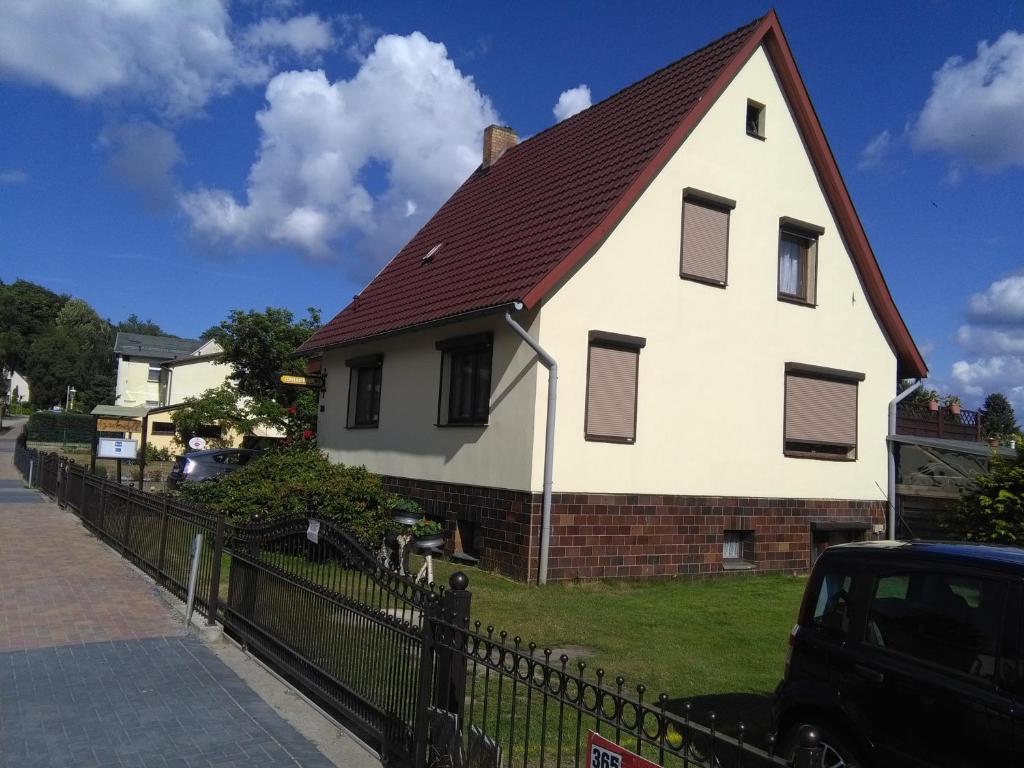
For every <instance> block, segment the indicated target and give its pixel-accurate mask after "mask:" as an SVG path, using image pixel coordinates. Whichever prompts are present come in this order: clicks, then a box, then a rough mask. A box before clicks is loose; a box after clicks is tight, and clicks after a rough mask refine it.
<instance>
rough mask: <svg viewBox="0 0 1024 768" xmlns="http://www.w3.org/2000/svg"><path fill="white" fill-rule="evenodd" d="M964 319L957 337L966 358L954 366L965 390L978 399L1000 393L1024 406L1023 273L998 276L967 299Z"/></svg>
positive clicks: (961, 389) (954, 373)
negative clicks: (979, 291)
mask: <svg viewBox="0 0 1024 768" xmlns="http://www.w3.org/2000/svg"><path fill="white" fill-rule="evenodd" d="M967 318H968V322H967V323H965V324H963V325H961V326H960V328H958V329H957V332H956V335H955V337H954V338H955V339H956V342H957V344H959V345H960V347H961V348H962V349H963V350H964V352H965V353H966V359H964V360H959V361H957V362H956V363H954V364H953V368H952V377H953V380H954V381H955V383H956V385H957V387H959V389H960V391H961V392H962V393H963V394H966V395H968V396H970V397H973V398H976V399H979V400H980V399H981V398H982V397H984V396H985V395H987V394H989V393H991V392H1002V393H1003V394H1005V395H1006V396H1007V397H1009V398H1010V399H1011V400H1013V401H1014V407H1018V408H1020V407H1024V274H1018V275H1011V276H1009V277H1006V278H1002V279H1000V280H996V281H995V282H993V283H992V284H991V285H989V287H988V288H987V289H986V290H985V291H983V292H982V293H976V294H974V295H972V296H971V297H970V299H969V300H968V302H967Z"/></svg>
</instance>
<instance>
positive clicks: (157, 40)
mask: <svg viewBox="0 0 1024 768" xmlns="http://www.w3.org/2000/svg"><path fill="white" fill-rule="evenodd" d="M227 6H228V4H227V3H226V2H223V0H189V2H178V0H48V1H47V2H27V1H21V0H15V1H14V2H0V77H4V78H8V79H15V80H21V81H24V82H28V83H32V84H37V85H44V86H49V87H52V88H55V89H57V90H59V91H61V92H62V93H65V94H67V95H69V96H73V97H75V98H78V99H83V100H88V99H95V98H100V97H107V98H122V99H129V100H138V101H141V102H142V103H144V104H146V105H147V106H149V107H151V108H153V109H155V110H156V111H157V112H158V113H160V114H162V115H164V116H167V117H171V118H178V117H182V116H185V115H188V114H191V113H194V112H197V111H200V110H201V109H202V108H203V107H204V106H205V105H206V103H207V102H208V101H209V100H210V99H212V98H215V97H217V96H220V95H223V94H225V93H228V92H229V91H231V90H232V89H234V88H236V87H238V86H239V85H256V84H260V83H264V82H266V81H267V80H268V79H269V77H270V76H271V75H272V74H273V65H272V61H271V60H270V56H271V54H272V51H273V50H279V49H281V48H284V49H287V50H289V51H290V52H292V53H294V54H298V55H308V54H311V53H316V52H318V51H321V50H323V49H325V48H327V47H329V45H330V43H331V36H330V27H329V25H328V24H327V23H326V22H323V21H321V20H320V19H319V17H317V16H315V15H305V16H299V17H297V18H292V19H279V18H271V19H265V20H262V21H258V22H257V23H255V24H254V25H253V26H251V27H249V28H247V29H246V30H243V31H242V32H241V33H240V34H237V35H236V34H235V30H234V27H233V24H232V21H231V17H230V15H229V13H228V7H227Z"/></svg>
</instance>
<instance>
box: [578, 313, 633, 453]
mask: <svg viewBox="0 0 1024 768" xmlns="http://www.w3.org/2000/svg"><path fill="white" fill-rule="evenodd" d="M646 346H647V339H645V338H643V337H642V336H627V335H625V334H621V333H611V332H609V331H590V332H589V333H588V334H587V378H586V380H585V381H584V387H585V389H584V397H583V439H584V440H585V441H587V442H589V443H617V444H619V445H636V438H637V435H636V426H637V419H638V418H639V412H640V350H641V349H643V348H644V347H646ZM592 347H604V348H606V349H616V350H620V351H625V352H632V353H634V354H635V356H636V369H635V373H634V378H633V381H634V386H633V436H632V437H631V438H629V437H617V436H615V435H597V434H592V433H591V432H590V373H591V371H590V360H591V355H590V350H591V348H592Z"/></svg>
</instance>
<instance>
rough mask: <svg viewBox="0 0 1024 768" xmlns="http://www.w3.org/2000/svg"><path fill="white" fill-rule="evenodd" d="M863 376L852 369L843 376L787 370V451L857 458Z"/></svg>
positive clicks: (826, 456) (830, 456)
mask: <svg viewBox="0 0 1024 768" xmlns="http://www.w3.org/2000/svg"><path fill="white" fill-rule="evenodd" d="M807 367H808V368H810V366H807ZM839 373H841V374H847V372H837V374H839ZM858 377H859V378H858ZM861 379H863V376H861V375H860V374H852V373H850V374H847V376H846V377H843V376H841V375H831V376H823V375H814V374H813V373H811V372H809V371H800V370H793V371H787V373H786V404H785V427H784V430H785V453H786V454H787V455H790V456H805V457H810V458H825V459H847V460H853V459H856V457H857V383H858V381H859V380H861Z"/></svg>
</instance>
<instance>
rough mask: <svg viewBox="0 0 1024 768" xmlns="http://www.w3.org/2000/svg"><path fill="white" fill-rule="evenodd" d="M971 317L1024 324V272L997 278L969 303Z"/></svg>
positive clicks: (991, 321)
mask: <svg viewBox="0 0 1024 768" xmlns="http://www.w3.org/2000/svg"><path fill="white" fill-rule="evenodd" d="M967 312H968V315H969V317H971V319H973V320H976V321H979V322H987V323H1022V324H1024V274H1020V275H1011V276H1010V277H1006V278H1003V279H1002V280H996V282H994V283H992V284H991V285H990V286H989V287H988V288H987V289H986V290H985V292H984V293H976V294H974V295H973V296H971V298H970V300H969V301H968V304H967Z"/></svg>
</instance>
